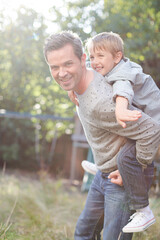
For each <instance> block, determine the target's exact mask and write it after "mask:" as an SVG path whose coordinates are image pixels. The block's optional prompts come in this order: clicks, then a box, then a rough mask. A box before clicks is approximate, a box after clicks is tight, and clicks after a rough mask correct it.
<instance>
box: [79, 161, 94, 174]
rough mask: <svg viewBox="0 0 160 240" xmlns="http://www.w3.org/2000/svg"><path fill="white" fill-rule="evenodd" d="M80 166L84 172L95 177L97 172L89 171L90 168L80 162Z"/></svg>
mask: <svg viewBox="0 0 160 240" xmlns="http://www.w3.org/2000/svg"><path fill="white" fill-rule="evenodd" d="M81 165H82V167H83V169H84V170H85V171H86V172H88V173H91V174H93V175H96V173H97V171H94V170H91V168H88V167H87V166H86V164H85V162H82V163H81Z"/></svg>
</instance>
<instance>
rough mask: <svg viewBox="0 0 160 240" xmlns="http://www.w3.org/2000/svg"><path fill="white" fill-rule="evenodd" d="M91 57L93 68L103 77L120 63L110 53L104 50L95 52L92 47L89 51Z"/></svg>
mask: <svg viewBox="0 0 160 240" xmlns="http://www.w3.org/2000/svg"><path fill="white" fill-rule="evenodd" d="M89 57H90V63H91V67H92V68H93V69H94V70H95V71H97V72H99V73H101V74H102V75H103V76H105V75H106V74H107V73H109V72H110V71H111V70H112V69H113V68H114V67H115V66H116V64H117V63H118V62H119V60H118V61H117V58H116V57H114V56H113V55H112V54H111V53H110V52H109V51H107V50H102V49H99V50H98V49H95V50H93V48H92V47H91V48H90V49H89Z"/></svg>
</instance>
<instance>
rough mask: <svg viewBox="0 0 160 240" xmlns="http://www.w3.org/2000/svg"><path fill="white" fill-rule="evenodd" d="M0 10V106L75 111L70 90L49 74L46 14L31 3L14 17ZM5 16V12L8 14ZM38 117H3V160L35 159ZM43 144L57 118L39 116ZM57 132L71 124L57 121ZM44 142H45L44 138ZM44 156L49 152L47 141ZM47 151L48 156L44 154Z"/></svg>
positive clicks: (0, 125) (64, 112)
mask: <svg viewBox="0 0 160 240" xmlns="http://www.w3.org/2000/svg"><path fill="white" fill-rule="evenodd" d="M4 18H5V16H4V15H3V14H1V16H0V55H1V62H0V85H1V88H0V103H1V109H5V110H7V111H12V112H20V113H22V112H29V113H32V114H51V115H59V116H61V117H73V115H74V111H73V108H74V105H73V104H72V103H71V102H70V101H69V99H68V96H67V93H65V92H64V91H60V88H59V87H58V86H57V84H55V83H54V81H52V80H51V78H50V77H49V76H50V73H49V69H48V66H47V64H46V62H45V60H44V56H43V44H44V40H45V38H46V36H47V32H46V29H47V27H46V25H45V20H44V17H42V16H40V15H39V14H38V13H36V12H35V11H34V10H32V9H27V8H24V7H21V8H20V9H19V10H18V11H17V19H16V21H15V22H13V21H12V19H10V18H8V20H7V22H6V21H3V19H4ZM5 19H6V18H5ZM36 122H37V120H35V119H32V120H28V119H26V120H24V119H23V120H17V119H16V120H14V119H2V118H1V121H0V132H1V136H2V137H1V143H0V153H1V159H2V160H3V161H10V160H13V161H16V162H18V161H19V162H22V159H23V160H24V162H26V163H27V162H28V161H30V162H31V161H32V162H35V149H34V143H35V124H36ZM38 124H39V125H40V126H39V127H40V128H41V130H40V132H39V133H40V144H41V146H42V145H45V146H47V145H48V144H49V143H50V142H51V140H52V138H53V133H54V129H55V126H56V125H57V124H58V122H53V121H52V120H48V121H46V122H45V124H44V123H42V122H39V121H38ZM58 126H59V129H58V131H59V134H61V133H63V132H64V131H65V130H66V129H67V128H69V129H70V131H72V129H73V124H72V125H71V123H70V122H63V123H62V124H59V125H58ZM42 142H43V144H42ZM44 149H45V152H44V150H43V153H44V160H45V159H46V158H47V156H48V154H47V153H48V148H47V147H45V148H44ZM45 155H46V157H45Z"/></svg>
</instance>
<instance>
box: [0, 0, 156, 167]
mask: <svg viewBox="0 0 160 240" xmlns="http://www.w3.org/2000/svg"><path fill="white" fill-rule="evenodd" d="M61 2H62V4H61V6H59V7H56V6H53V7H52V8H51V9H50V12H51V14H52V16H53V19H51V24H53V32H54V26H56V28H55V29H56V31H59V30H66V29H67V30H72V31H74V32H77V33H78V34H79V36H80V37H81V38H82V40H83V41H85V40H86V39H87V38H88V37H90V36H93V35H95V34H96V33H99V32H103V31H114V32H117V33H119V34H120V35H121V36H122V38H123V40H124V42H125V52H126V56H127V57H129V58H131V60H133V61H136V62H138V63H140V64H141V65H142V66H143V67H144V70H145V72H146V73H149V74H151V75H152V77H153V78H154V80H155V81H156V83H157V85H158V86H160V79H159V76H160V51H159V49H160V41H159V39H160V1H159V0H154V1H152V0H132V1H128V0H104V1H102V0H94V1H91V0H85V1H84V0H75V1H64V0H62V1H61ZM4 14H5V11H1V12H0V56H1V61H0V86H1V87H0V108H1V109H5V110H6V111H11V112H20V113H27V112H29V113H32V114H52V115H56V116H61V117H73V115H74V111H75V108H74V106H73V104H72V103H71V102H70V101H69V99H68V97H67V94H66V93H65V92H64V91H61V90H60V88H59V87H58V86H57V85H56V84H55V83H54V81H52V79H51V77H50V73H49V70H48V66H47V64H46V63H45V61H44V57H43V44H44V40H45V38H46V37H47V36H48V35H49V34H50V32H49V30H48V27H47V23H46V21H45V19H44V17H43V16H41V15H40V14H39V13H37V12H36V11H34V10H33V9H28V8H25V7H21V8H20V9H19V10H18V11H17V12H16V16H17V17H16V21H13V20H12V19H11V18H10V16H6V15H4ZM35 124H37V125H38V126H39V129H40V143H41V144H40V145H41V150H40V151H41V154H42V155H43V158H44V160H45V158H46V157H47V151H48V146H49V144H50V143H51V140H52V138H53V135H54V131H55V128H56V129H58V134H59V135H60V134H62V133H64V132H67V133H68V134H70V133H72V131H73V124H72V123H71V122H59V121H52V120H47V121H45V122H42V121H39V120H35V119H32V120H29V119H23V120H22V119H21V120H17V119H9V118H1V119H0V136H1V137H0V162H1V164H3V163H4V162H7V164H9V163H10V164H12V165H15V164H16V165H17V166H23V167H27V166H30V167H33V166H35V165H36V162H35V159H36V157H35V147H34V143H35ZM37 125H36V126H37Z"/></svg>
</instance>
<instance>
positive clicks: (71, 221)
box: [0, 172, 160, 240]
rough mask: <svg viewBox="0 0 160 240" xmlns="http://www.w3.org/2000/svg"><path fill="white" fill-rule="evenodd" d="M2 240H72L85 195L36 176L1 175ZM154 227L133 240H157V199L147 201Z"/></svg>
mask: <svg viewBox="0 0 160 240" xmlns="http://www.w3.org/2000/svg"><path fill="white" fill-rule="evenodd" d="M0 189H1V191H0V205H1V214H0V222H1V225H0V239H1V240H44V239H45V240H73V236H74V229H75V225H76V222H77V219H78V217H79V215H80V213H81V211H82V209H83V207H84V203H85V200H86V193H83V194H82V193H80V189H79V186H77V187H75V186H72V187H71V186H70V185H69V184H68V183H67V181H64V180H60V179H57V180H53V179H51V178H49V176H48V175H45V174H44V172H39V174H37V175H31V174H30V175H26V174H25V173H24V174H23V176H22V174H20V175H19V174H18V172H17V173H16V175H15V172H14V175H13V174H12V173H11V172H10V173H9V174H5V175H4V174H3V173H0ZM150 205H151V208H152V210H153V212H154V214H155V217H156V223H155V224H154V225H153V226H151V227H150V228H149V229H147V230H146V231H144V232H142V233H136V234H134V236H133V240H158V239H159V237H160V228H159V224H160V210H159V209H160V199H159V198H156V196H155V197H152V198H151V199H150Z"/></svg>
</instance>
